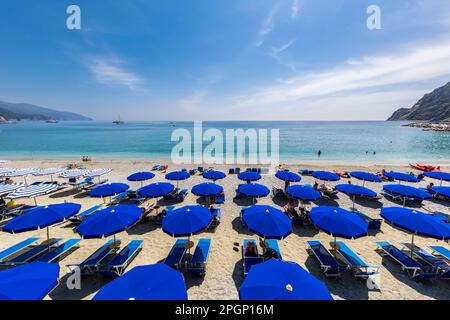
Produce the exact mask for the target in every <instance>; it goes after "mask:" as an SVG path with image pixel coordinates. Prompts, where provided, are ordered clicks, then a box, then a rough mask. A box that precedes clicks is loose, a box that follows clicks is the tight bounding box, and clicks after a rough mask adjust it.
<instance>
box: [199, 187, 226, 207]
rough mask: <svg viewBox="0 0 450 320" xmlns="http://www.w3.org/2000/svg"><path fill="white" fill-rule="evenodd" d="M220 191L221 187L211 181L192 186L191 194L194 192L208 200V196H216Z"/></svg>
mask: <svg viewBox="0 0 450 320" xmlns="http://www.w3.org/2000/svg"><path fill="white" fill-rule="evenodd" d="M222 192H223V187H222V186H219V185H218V184H215V183H212V182H205V183H201V184H198V185H196V186H194V187H193V188H192V193H193V194H195V195H196V196H198V197H206V198H207V201H208V202H209V198H210V197H214V196H217V195H219V194H221V193H222ZM207 205H208V203H207Z"/></svg>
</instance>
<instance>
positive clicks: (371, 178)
mask: <svg viewBox="0 0 450 320" xmlns="http://www.w3.org/2000/svg"><path fill="white" fill-rule="evenodd" d="M350 176H352V177H353V178H356V179H358V180H362V181H364V183H365V182H366V181H368V182H376V183H380V182H382V181H383V179H381V178H380V177H378V176H376V175H374V174H373V173H370V172H364V171H352V172H350Z"/></svg>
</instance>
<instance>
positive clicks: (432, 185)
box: [425, 182, 434, 190]
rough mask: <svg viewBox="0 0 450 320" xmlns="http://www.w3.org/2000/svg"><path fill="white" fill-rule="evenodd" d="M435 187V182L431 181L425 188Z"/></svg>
mask: <svg viewBox="0 0 450 320" xmlns="http://www.w3.org/2000/svg"><path fill="white" fill-rule="evenodd" d="M433 187H434V183H433V182H430V184H428V185H427V186H426V187H425V189H427V190H431V189H432V188H433Z"/></svg>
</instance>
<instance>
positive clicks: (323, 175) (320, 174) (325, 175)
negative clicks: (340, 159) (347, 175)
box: [312, 171, 341, 181]
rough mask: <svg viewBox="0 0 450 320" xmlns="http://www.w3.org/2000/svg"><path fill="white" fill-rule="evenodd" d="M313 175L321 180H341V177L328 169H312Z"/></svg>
mask: <svg viewBox="0 0 450 320" xmlns="http://www.w3.org/2000/svg"><path fill="white" fill-rule="evenodd" d="M312 175H313V177H314V178H316V179H319V180H323V181H339V180H341V177H340V176H339V175H338V174H336V173H334V172H329V171H314V172H313V173H312Z"/></svg>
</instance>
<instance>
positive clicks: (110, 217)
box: [77, 204, 142, 239]
mask: <svg viewBox="0 0 450 320" xmlns="http://www.w3.org/2000/svg"><path fill="white" fill-rule="evenodd" d="M141 215H142V210H141V208H139V207H138V206H135V205H130V204H123V205H118V206H114V207H108V208H105V209H103V210H100V211H98V212H96V213H94V214H93V215H91V216H89V217H87V218H86V219H84V220H83V222H81V224H80V225H79V226H78V228H77V232H78V234H79V235H80V236H81V237H83V238H84V239H95V238H103V237H109V236H112V235H114V236H115V234H116V233H119V232H121V231H124V230H126V229H128V228H129V227H131V226H132V225H134V224H135V223H136V222H138V221H139V219H140V218H141Z"/></svg>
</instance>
